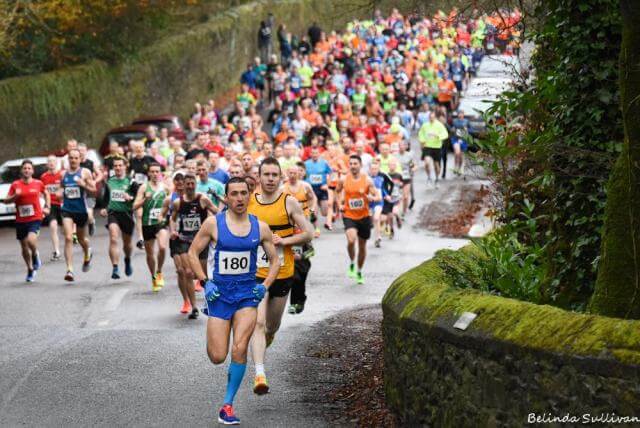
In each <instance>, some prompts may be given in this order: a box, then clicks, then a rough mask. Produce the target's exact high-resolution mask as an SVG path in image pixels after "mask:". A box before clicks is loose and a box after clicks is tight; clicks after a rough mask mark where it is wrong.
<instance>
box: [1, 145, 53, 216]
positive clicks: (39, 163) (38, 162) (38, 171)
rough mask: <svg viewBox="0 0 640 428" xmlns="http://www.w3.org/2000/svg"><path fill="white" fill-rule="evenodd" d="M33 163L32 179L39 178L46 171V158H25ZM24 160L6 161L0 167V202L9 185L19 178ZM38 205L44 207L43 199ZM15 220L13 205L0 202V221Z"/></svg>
mask: <svg viewBox="0 0 640 428" xmlns="http://www.w3.org/2000/svg"><path fill="white" fill-rule="evenodd" d="M25 159H29V160H31V162H33V167H34V173H33V177H34V178H40V176H41V175H42V174H43V173H44V172H45V171H46V170H47V158H46V157H44V156H39V157H32V158H25ZM23 160H24V159H14V160H10V161H6V162H5V163H3V164H2V165H0V200H4V199H5V198H6V197H7V194H8V193H9V187H11V183H13V182H14V181H16V180H18V179H19V178H20V165H21V164H22V161H23ZM40 203H41V204H42V205H43V206H44V198H41V200H40ZM15 219H16V206H15V204H13V203H11V204H5V203H3V202H0V221H3V222H4V221H14V220H15Z"/></svg>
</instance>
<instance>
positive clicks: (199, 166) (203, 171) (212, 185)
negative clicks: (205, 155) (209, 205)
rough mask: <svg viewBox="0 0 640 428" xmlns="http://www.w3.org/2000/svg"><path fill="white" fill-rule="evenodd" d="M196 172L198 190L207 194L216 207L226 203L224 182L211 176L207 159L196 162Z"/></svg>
mask: <svg viewBox="0 0 640 428" xmlns="http://www.w3.org/2000/svg"><path fill="white" fill-rule="evenodd" d="M196 173H197V174H198V183H197V184H196V192H198V193H202V194H203V195H207V197H208V198H209V199H211V202H213V204H214V205H215V206H216V207H220V204H221V203H224V202H223V200H224V184H222V183H221V182H219V181H218V180H216V179H215V178H211V177H210V175H209V164H208V163H207V161H205V160H199V161H198V162H197V163H196Z"/></svg>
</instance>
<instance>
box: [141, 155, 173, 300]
mask: <svg viewBox="0 0 640 428" xmlns="http://www.w3.org/2000/svg"><path fill="white" fill-rule="evenodd" d="M148 176H149V181H148V182H147V184H146V185H144V186H140V188H139V189H138V193H137V195H136V199H135V201H134V202H133V209H134V210H137V209H139V208H140V207H142V238H143V239H144V251H145V253H146V255H147V267H148V268H149V273H150V274H151V289H152V290H153V291H154V292H157V291H160V289H161V288H162V287H164V277H163V276H162V266H163V265H164V259H165V255H166V252H167V238H168V236H169V234H168V232H167V226H166V222H165V218H164V217H161V214H162V206H163V204H164V201H165V199H166V198H167V196H168V195H169V193H168V191H167V187H166V186H165V184H164V183H163V182H162V180H161V178H162V172H161V171H160V165H158V164H151V165H150V166H149V171H148ZM156 242H157V243H158V252H157V254H154V247H155V244H156Z"/></svg>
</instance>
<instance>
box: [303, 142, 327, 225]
mask: <svg viewBox="0 0 640 428" xmlns="http://www.w3.org/2000/svg"><path fill="white" fill-rule="evenodd" d="M304 166H305V168H306V170H307V181H308V182H309V183H310V184H311V187H312V188H313V192H314V193H315V194H316V198H318V204H319V205H320V212H321V213H322V215H323V216H324V217H325V219H326V217H327V208H328V200H329V192H328V191H329V185H328V180H327V179H328V178H329V175H330V174H331V167H330V166H329V163H327V161H326V160H324V159H322V158H321V157H320V148H319V147H317V146H316V147H313V148H312V149H311V159H308V160H307V161H306V162H305V163H304ZM325 221H328V220H325ZM325 227H326V229H328V230H331V223H330V222H327V223H325Z"/></svg>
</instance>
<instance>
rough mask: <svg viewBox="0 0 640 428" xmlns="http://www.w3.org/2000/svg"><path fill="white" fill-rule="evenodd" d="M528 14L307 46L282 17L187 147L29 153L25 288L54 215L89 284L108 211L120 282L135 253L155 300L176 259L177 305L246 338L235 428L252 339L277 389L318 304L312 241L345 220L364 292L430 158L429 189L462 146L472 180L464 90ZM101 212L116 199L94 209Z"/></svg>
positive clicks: (214, 334)
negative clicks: (277, 351)
mask: <svg viewBox="0 0 640 428" xmlns="http://www.w3.org/2000/svg"><path fill="white" fill-rule="evenodd" d="M518 21H519V13H518V12H517V11H515V12H508V11H502V13H500V14H496V15H493V16H486V15H481V14H479V13H476V12H474V13H472V14H470V15H469V16H466V17H462V16H459V15H458V14H457V12H456V11H455V10H454V11H452V12H451V13H450V14H448V15H447V14H444V13H443V12H439V13H438V14H436V15H435V16H433V17H420V16H415V15H410V16H402V15H401V14H400V13H399V12H398V11H397V10H394V11H392V13H391V14H390V16H388V17H383V16H382V15H381V14H380V12H379V11H378V12H376V13H375V16H374V17H373V19H371V20H368V21H354V22H351V23H350V24H349V25H348V26H347V28H346V29H345V30H344V31H333V32H329V33H325V32H324V31H322V29H321V28H319V27H318V26H317V25H316V24H313V25H312V26H311V27H310V28H309V31H308V34H306V35H304V36H302V37H300V38H299V39H298V38H296V37H293V36H292V35H291V34H290V33H288V32H287V30H286V27H285V26H284V25H281V26H280V28H279V29H278V31H277V37H278V40H279V46H280V55H279V56H278V55H276V54H272V53H271V51H272V49H263V48H264V47H265V45H264V43H265V38H266V37H267V36H268V37H271V26H272V25H273V24H272V23H271V22H263V23H262V25H261V28H260V37H261V43H262V45H261V46H260V52H261V55H262V56H263V58H260V57H258V58H255V60H254V61H253V62H252V63H250V64H248V66H247V69H246V71H245V72H244V73H243V74H242V76H241V90H240V93H239V94H238V96H237V100H236V103H235V105H234V107H233V109H232V111H231V112H230V113H228V114H222V113H220V112H218V111H217V110H216V109H215V104H214V103H213V102H212V101H210V102H207V103H204V104H199V103H196V105H195V108H194V112H193V114H192V115H191V117H190V118H189V121H188V126H187V129H186V130H185V135H186V138H185V140H184V141H180V140H177V139H176V138H174V137H172V136H170V135H169V134H168V132H166V131H160V132H157V130H155V129H153V128H150V129H149V131H148V135H147V138H146V139H145V140H140V141H136V140H132V141H130V142H129V144H128V146H126V147H122V146H120V145H119V144H118V143H117V142H115V141H114V142H112V143H111V146H110V153H109V155H107V156H106V157H105V158H104V161H103V164H102V166H101V167H97V166H96V165H94V163H93V162H91V161H90V160H89V159H88V158H87V150H86V146H84V145H82V144H78V143H77V142H75V141H74V140H71V141H69V142H68V144H67V155H66V156H65V157H64V158H62V159H60V158H56V157H54V156H51V157H50V158H49V162H48V171H47V172H46V173H45V174H43V175H42V176H41V177H39V179H35V178H34V177H33V174H34V168H33V164H32V163H31V162H30V161H28V160H27V161H24V162H23V164H22V170H21V172H22V178H21V179H20V180H17V181H16V182H14V183H13V184H12V186H11V188H10V191H9V194H8V198H7V199H6V202H14V203H15V204H16V208H17V209H16V212H17V213H16V234H17V238H18V240H19V241H20V245H21V248H22V256H23V258H24V261H25V264H26V266H27V271H28V273H27V277H26V280H27V281H28V282H32V281H34V278H35V275H36V272H37V271H38V270H39V269H42V261H41V256H40V254H39V252H38V247H37V237H38V232H39V229H40V225H41V223H42V222H43V221H44V222H46V223H47V224H48V225H49V226H50V229H51V236H52V244H53V248H54V252H53V254H52V256H51V259H52V260H59V259H60V258H61V255H60V250H59V242H58V227H59V225H62V230H63V233H62V235H63V240H64V244H63V248H64V251H63V254H64V261H65V263H66V266H67V267H66V273H65V276H64V280H66V281H69V282H73V281H74V280H75V276H76V273H75V270H74V260H73V246H74V245H75V244H78V245H80V246H81V247H82V250H83V259H82V272H88V271H89V270H90V269H91V263H92V250H91V244H90V239H91V235H92V234H93V232H94V230H95V226H94V225H95V216H96V215H100V216H102V217H105V218H106V223H107V228H108V233H109V248H108V253H109V259H110V262H111V265H112V272H111V278H112V279H114V280H117V279H120V278H121V276H122V273H121V271H120V266H121V260H122V255H121V253H123V255H124V258H123V259H124V260H123V262H124V275H125V276H131V275H132V274H133V269H134V266H132V262H131V256H132V252H133V251H134V246H137V247H138V248H140V250H144V251H145V253H146V265H147V266H146V268H147V269H148V272H149V278H150V281H149V284H150V288H151V289H152V290H153V291H154V292H158V291H160V290H161V289H162V288H163V286H164V285H165V279H164V276H163V272H164V270H165V269H166V266H165V264H166V263H165V261H166V258H167V251H168V252H169V257H170V258H172V259H173V264H174V267H175V271H176V272H177V285H178V288H179V290H180V293H181V295H182V300H183V304H182V306H181V308H180V312H182V313H183V314H186V315H187V316H188V318H190V319H196V318H198V316H199V314H200V311H199V309H198V307H197V299H196V294H197V293H202V292H203V293H204V300H205V305H204V308H203V310H202V311H203V312H204V313H205V314H206V315H208V323H207V352H208V355H209V358H210V359H211V361H212V362H213V363H215V364H220V363H222V362H224V361H225V359H226V357H227V353H228V350H229V341H230V340H233V345H232V347H231V364H230V367H229V375H228V380H227V394H226V396H225V398H224V406H223V407H222V408H221V409H220V412H219V421H220V422H221V423H225V424H235V423H238V422H239V420H238V418H237V417H236V416H235V414H234V411H233V407H232V405H233V399H234V396H235V394H236V392H237V390H238V388H239V386H240V384H241V381H242V378H243V376H244V373H245V369H246V361H247V353H248V350H249V344H250V343H251V352H252V354H253V355H252V356H253V361H254V364H255V378H254V388H253V390H254V392H255V393H256V394H265V393H267V392H268V391H269V384H268V382H267V377H266V373H265V352H266V349H267V348H268V347H269V345H270V344H271V342H272V341H273V339H274V336H275V334H276V332H277V331H278V328H279V326H280V322H281V319H282V316H283V313H284V312H285V309H286V307H287V303H289V308H288V312H289V313H291V314H299V313H301V312H303V310H304V306H305V301H306V290H305V283H306V279H307V275H308V274H309V272H310V270H311V261H312V259H313V257H314V256H316V257H321V255H315V251H314V248H313V245H312V241H313V240H314V239H322V233H329V232H328V231H333V230H334V228H335V227H336V223H337V222H338V221H339V220H342V225H343V229H344V233H345V235H346V249H347V251H346V253H347V255H348V259H347V260H346V262H345V274H346V275H347V276H348V277H349V278H352V279H353V281H354V282H356V283H357V284H364V282H365V279H364V273H363V272H364V266H365V261H366V256H367V246H368V241H369V240H370V238H371V237H373V242H374V246H375V247H381V246H382V245H383V236H387V237H388V238H389V239H393V237H394V232H395V230H396V228H401V227H402V224H403V220H404V217H405V215H406V213H407V211H408V210H410V209H411V208H412V207H413V205H414V202H415V199H416V198H417V197H419V195H417V194H415V192H414V191H413V188H412V181H413V177H414V173H415V172H416V171H417V169H418V168H420V167H421V164H420V161H422V163H423V167H424V168H425V171H426V173H427V177H428V178H427V179H428V183H429V188H434V187H437V186H438V182H439V180H440V179H442V178H444V177H445V174H446V170H447V165H446V158H447V150H448V149H449V146H450V147H451V149H452V150H453V152H454V156H453V158H454V165H453V167H452V168H451V171H452V172H453V174H454V175H455V176H462V175H464V165H465V159H464V153H465V151H466V149H467V146H468V143H469V141H468V132H467V131H468V130H467V127H468V120H467V119H466V118H465V116H464V112H461V111H456V106H457V104H458V100H459V98H460V97H461V96H462V94H463V92H464V89H465V87H466V85H467V84H468V81H469V79H470V78H471V76H472V75H473V73H474V70H475V69H476V68H477V67H478V66H479V64H480V62H481V60H482V57H483V55H484V53H485V50H486V47H487V46H486V44H487V43H498V42H500V43H502V46H501V49H502V51H504V52H511V51H514V50H515V49H517V38H518V37H517V36H518V33H517V25H516V24H517V23H518ZM494 40H495V41H494ZM269 43H270V42H269ZM416 140H417V142H418V143H419V146H420V150H419V153H416V146H414V145H412V144H411V142H412V141H416ZM99 189H103V191H99ZM96 195H100V196H98V197H97V201H96V200H95V198H96ZM41 198H44V205H42V204H41V202H40V200H41ZM92 198H94V199H93V200H92ZM94 205H95V206H97V207H103V208H97V209H96V213H94ZM325 230H326V231H325ZM337 265H338V266H339V263H338V264H337ZM265 296H267V298H265ZM231 330H233V336H232V339H230V332H231Z"/></svg>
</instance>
